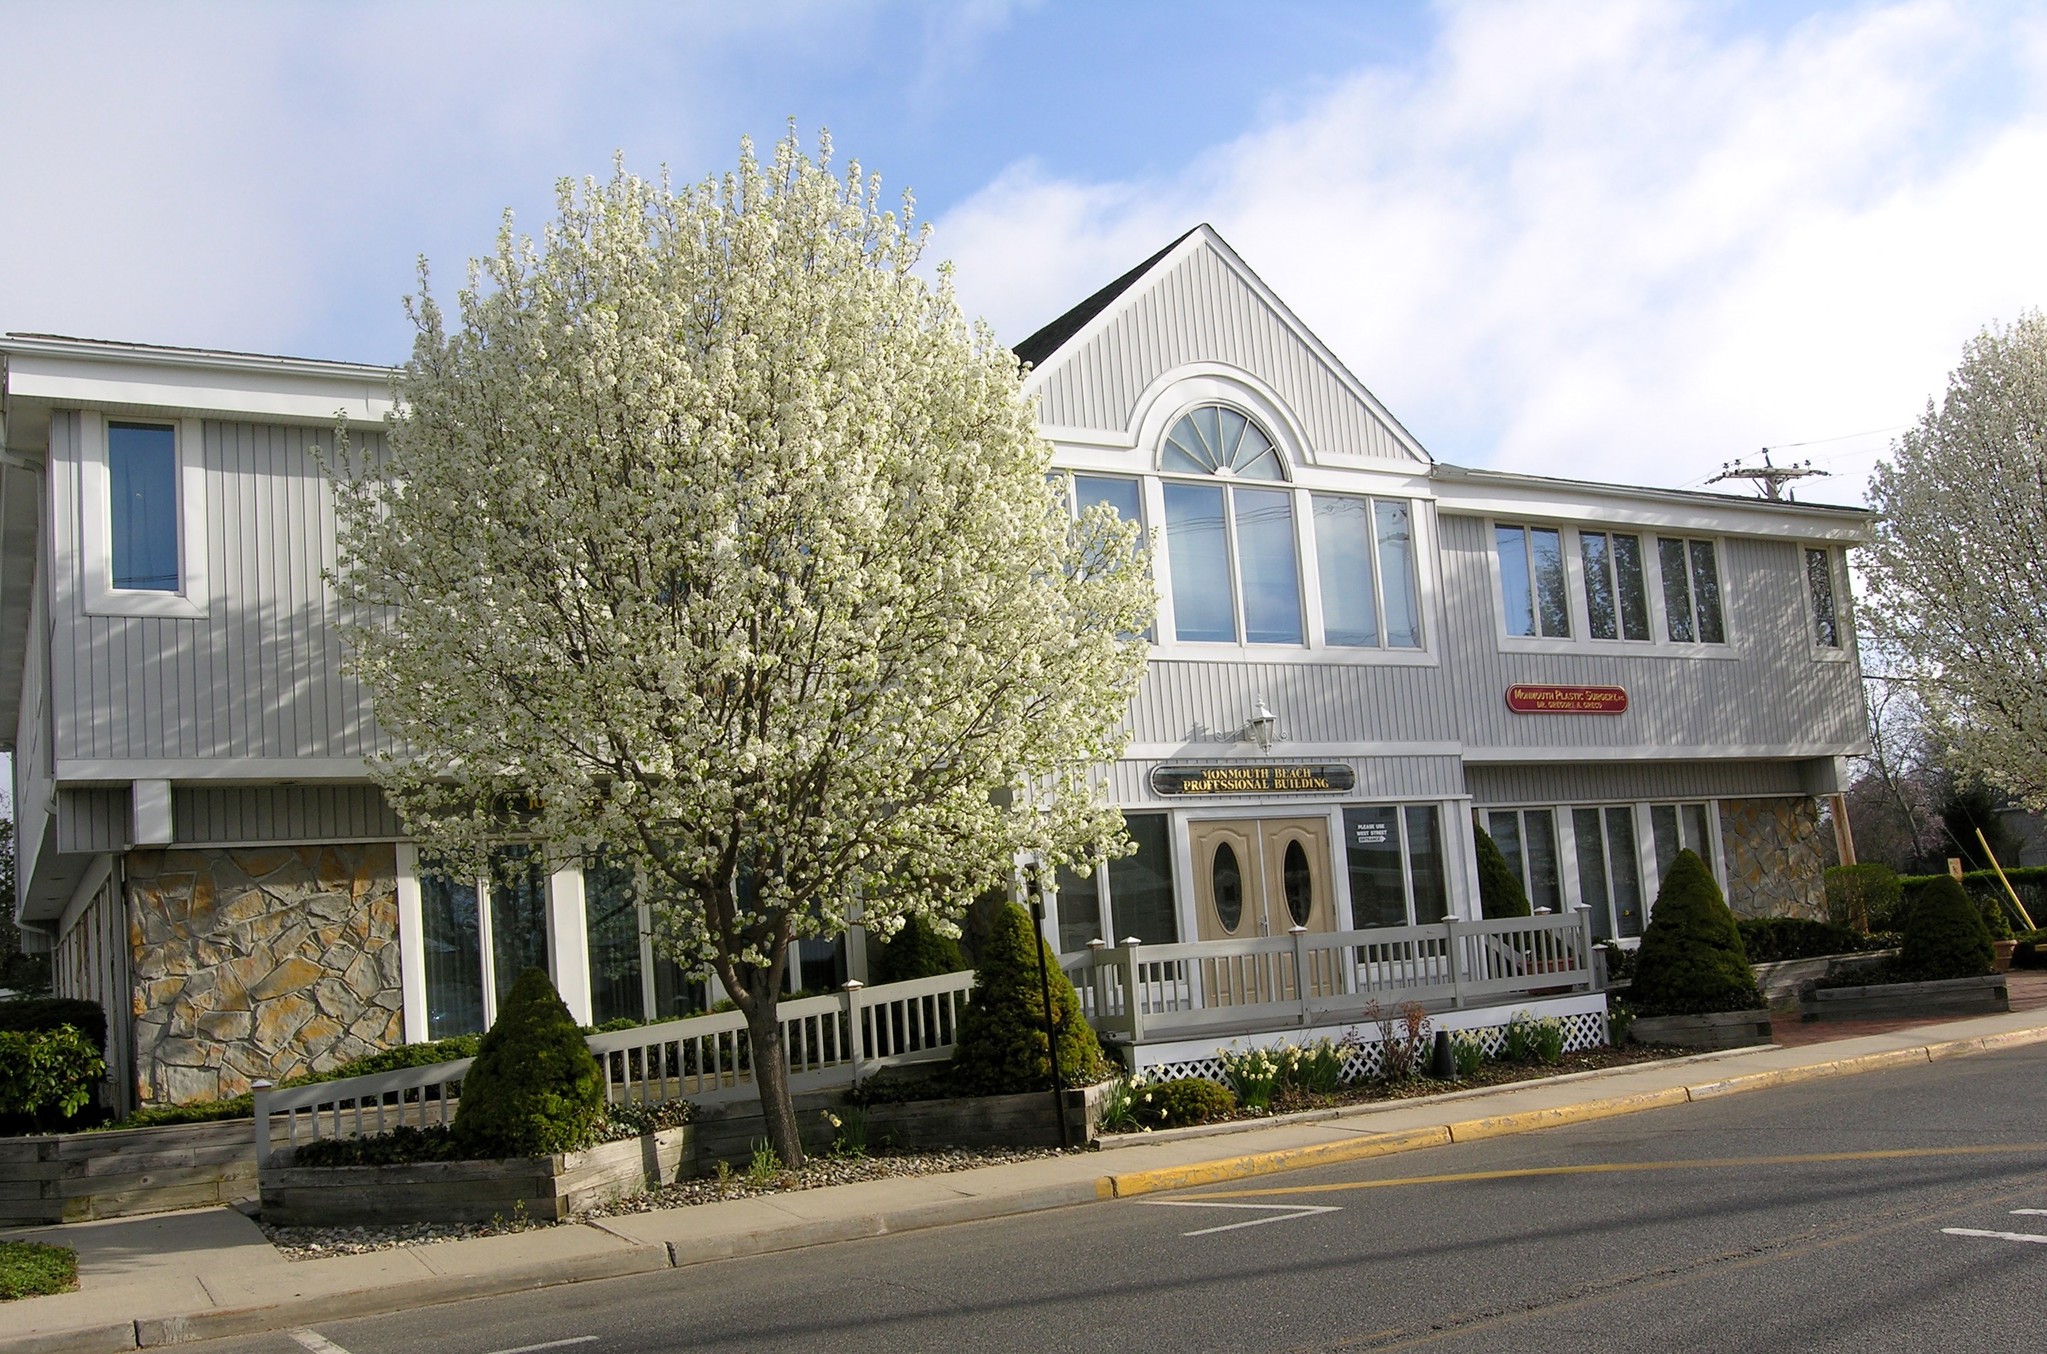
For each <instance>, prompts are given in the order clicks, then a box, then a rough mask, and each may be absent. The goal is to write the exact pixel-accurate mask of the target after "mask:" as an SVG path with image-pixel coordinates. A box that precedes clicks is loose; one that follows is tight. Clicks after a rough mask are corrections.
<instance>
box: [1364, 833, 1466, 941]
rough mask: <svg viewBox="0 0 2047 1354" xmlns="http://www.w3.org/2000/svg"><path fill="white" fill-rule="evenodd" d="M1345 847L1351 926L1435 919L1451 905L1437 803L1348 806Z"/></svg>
mask: <svg viewBox="0 0 2047 1354" xmlns="http://www.w3.org/2000/svg"><path fill="white" fill-rule="evenodd" d="M1343 849H1344V857H1345V863H1346V864H1347V865H1348V866H1349V870H1350V915H1351V926H1352V928H1353V929H1356V930H1364V929H1366V928H1368V927H1374V926H1413V925H1416V924H1418V923H1428V922H1434V921H1438V920H1440V919H1441V918H1442V917H1443V916H1444V915H1445V914H1446V913H1447V912H1448V911H1449V910H1450V898H1449V892H1448V887H1447V885H1446V882H1445V879H1444V874H1443V836H1442V814H1441V813H1440V812H1439V811H1438V810H1437V808H1436V806H1435V805H1433V804H1408V805H1404V806H1403V805H1398V804H1383V805H1361V806H1358V807H1355V808H1346V809H1345V810H1344V811H1343Z"/></svg>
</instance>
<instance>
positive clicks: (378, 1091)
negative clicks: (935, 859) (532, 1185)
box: [255, 972, 974, 1165]
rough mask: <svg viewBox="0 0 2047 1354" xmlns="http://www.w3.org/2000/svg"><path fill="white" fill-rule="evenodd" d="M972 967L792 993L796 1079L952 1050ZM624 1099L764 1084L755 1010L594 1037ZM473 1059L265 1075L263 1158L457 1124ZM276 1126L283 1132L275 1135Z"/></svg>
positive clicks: (593, 1046) (931, 1057) (839, 1075)
mask: <svg viewBox="0 0 2047 1354" xmlns="http://www.w3.org/2000/svg"><path fill="white" fill-rule="evenodd" d="M973 987H974V975H973V974H972V973H964V972H963V973H947V974H941V975H940V976H938V977H935V978H915V979H912V980H910V981H909V982H902V983H888V984H885V985H883V986H880V987H863V986H861V985H860V984H859V983H848V984H846V986H845V988H844V989H843V990H842V991H840V992H839V993H837V994H835V995H833V996H827V997H805V998H803V999H801V1000H799V1001H785V1002H783V1003H781V1005H780V1007H779V1009H778V1010H777V1015H778V1016H779V1017H780V1020H781V1025H782V1045H783V1049H784V1050H785V1053H786V1056H787V1058H788V1063H789V1085H790V1089H791V1090H795V1091H811V1090H823V1089H827V1088H830V1087H833V1086H850V1085H852V1084H853V1083H854V1082H856V1081H859V1080H860V1079H861V1078H862V1077H864V1076H867V1075H868V1074H869V1073H872V1072H874V1071H876V1070H878V1069H880V1068H883V1067H899V1066H904V1065H907V1064H911V1063H921V1062H940V1061H943V1060H945V1059H947V1058H950V1057H951V1056H952V1045H953V1039H954V1036H955V1034H956V1032H957V1031H958V1029H959V1018H960V1012H961V1011H962V1010H963V1009H965V1006H966V1002H967V994H968V993H970V992H971V991H973ZM589 1044H590V1052H591V1053H592V1054H593V1055H594V1056H595V1057H596V1059H597V1063H598V1066H599V1067H601V1068H603V1069H604V1073H605V1079H606V1081H607V1083H608V1085H609V1094H610V1096H611V1099H612V1101H613V1103H622V1102H628V1101H636V1102H643V1103H658V1102H660V1101H664V1100H692V1101H695V1102H696V1103H697V1104H700V1105H703V1104H715V1103H718V1102H720V1101H725V1100H738V1099H743V1098H745V1097H747V1096H752V1095H756V1094H758V1090H757V1088H756V1086H755V1083H754V1078H753V1057H752V1050H751V1048H750V1046H749V1043H748V1040H747V1037H746V1017H745V1016H743V1015H741V1014H740V1013H739V1012H738V1011H720V1012H717V1013H715V1014H712V1015H701V1016H690V1017H687V1018H686V1019H682V1020H667V1021H663V1022H661V1023H660V1024H658V1025H640V1026H637V1027H635V1028H633V1029H629V1030H614V1031H611V1032H610V1033H607V1034H593V1035H590V1036H589ZM473 1061H474V1059H471V1058H463V1059H460V1060H458V1061H455V1062H445V1063H434V1064H432V1065H430V1066H426V1067H406V1068H400V1069H399V1070H397V1071H395V1072H377V1073H373V1074H371V1075H369V1076H361V1077H345V1078H342V1079H340V1080H338V1081H322V1082H315V1083H313V1084H312V1085H309V1086H294V1087H290V1088H288V1089H284V1090H279V1089H276V1088H275V1087H272V1086H271V1085H269V1083H267V1082H260V1081H259V1082H257V1083H256V1094H255V1101H256V1105H255V1111H256V1160H257V1162H258V1164H259V1165H260V1164H264V1163H267V1162H268V1161H269V1159H270V1147H271V1144H272V1143H273V1142H278V1143H282V1144H285V1145H288V1146H290V1147H294V1148H295V1147H297V1146H298V1145H299V1144H300V1143H301V1142H305V1141H311V1140H314V1139H319V1138H334V1137H359V1136H363V1135H368V1134H377V1133H388V1132H390V1131H391V1130H392V1129H394V1128H397V1127H399V1126H400V1125H401V1124H402V1125H407V1126H410V1127H415V1128H424V1127H427V1126H429V1125H434V1124H445V1123H450V1122H452V1121H453V1119H454V1109H455V1101H456V1100H457V1098H458V1097H459V1096H460V1095H461V1090H462V1078H463V1077H464V1076H466V1075H467V1074H468V1072H469V1065H470V1064H471V1063H472V1062H473ZM273 1135H274V1136H273Z"/></svg>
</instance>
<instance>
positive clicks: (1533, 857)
mask: <svg viewBox="0 0 2047 1354" xmlns="http://www.w3.org/2000/svg"><path fill="white" fill-rule="evenodd" d="M1485 830H1486V832H1487V833H1488V834H1489V835H1490V836H1491V837H1492V839H1493V845H1495V846H1497V847H1499V848H1500V854H1501V855H1503V856H1505V857H1506V858H1507V868H1508V869H1510V870H1512V871H1513V872H1514V877H1515V878H1516V879H1518V880H1520V881H1521V889H1522V892H1524V893H1526V894H1527V895H1528V903H1529V906H1531V907H1536V908H1548V909H1549V910H1550V911H1551V912H1561V911H1563V910H1564V890H1563V879H1562V875H1561V872H1560V871H1559V870H1558V869H1557V821H1556V813H1555V812H1554V811H1553V810H1551V809H1493V810H1490V811H1489V812H1488V813H1487V814H1486V817H1485Z"/></svg>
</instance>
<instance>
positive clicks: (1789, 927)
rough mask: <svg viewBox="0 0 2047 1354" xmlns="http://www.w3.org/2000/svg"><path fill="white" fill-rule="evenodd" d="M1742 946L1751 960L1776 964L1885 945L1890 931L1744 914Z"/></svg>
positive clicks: (1740, 922)
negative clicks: (1864, 930)
mask: <svg viewBox="0 0 2047 1354" xmlns="http://www.w3.org/2000/svg"><path fill="white" fill-rule="evenodd" d="M1735 925H1736V926H1737V927H1739V928H1740V930H1741V947H1742V949H1744V950H1746V951H1747V952H1748V961H1749V962H1750V963H1751V964H1774V963H1777V962H1779V961H1780V960H1785V959H1811V958H1813V957H1815V956H1817V955H1823V954H1856V953H1858V952H1860V951H1863V950H1872V949H1881V948H1883V945H1884V942H1885V941H1887V940H1888V939H1889V938H1890V937H1889V936H1888V935H1887V934H1881V933H1880V934H1876V935H1868V936H1865V935H1864V934H1862V932H1860V931H1858V930H1856V929H1855V928H1854V927H1852V926H1842V925H1838V924H1836V923H1834V922H1830V921H1809V920H1807V919H1806V918H1804V917H1741V918H1738V919H1737V920H1736V922H1735Z"/></svg>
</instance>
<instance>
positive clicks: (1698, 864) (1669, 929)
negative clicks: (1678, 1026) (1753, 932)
mask: <svg viewBox="0 0 2047 1354" xmlns="http://www.w3.org/2000/svg"><path fill="white" fill-rule="evenodd" d="M1628 999H1629V1001H1631V1002H1632V1003H1633V1004H1634V1006H1635V1008H1636V1009H1637V1010H1639V1011H1640V1012H1641V1013H1642V1014H1643V1015H1701V1014H1705V1013H1707V1012H1712V1011H1746V1010H1751V1009H1753V1008H1755V1007H1758V1006H1761V1005H1762V1004H1763V1000H1762V997H1761V995H1760V994H1759V993H1758V992H1757V991H1756V975H1755V970H1754V969H1752V968H1750V967H1749V962H1748V954H1747V952H1746V951H1744V950H1743V949H1742V944H1741V931H1740V929H1739V928H1737V927H1736V926H1735V924H1734V913H1732V912H1730V911H1728V908H1727V904H1726V903H1725V902H1724V901H1723V900H1722V899H1721V897H1720V886H1719V885H1718V884H1716V883H1714V882H1713V872H1712V871H1711V870H1708V869H1707V868H1706V862H1705V861H1703V860H1700V859H1699V858H1698V856H1697V855H1696V854H1694V853H1693V852H1690V851H1680V852H1678V853H1677V859H1676V860H1675V861H1673V862H1672V863H1671V866H1670V870H1669V872H1668V873H1666V874H1665V875H1664V876H1663V887H1662V888H1661V889H1659V890H1658V891H1657V894H1656V905H1655V907H1654V908H1653V909H1652V910H1651V911H1650V913H1649V925H1648V926H1647V927H1646V928H1644V929H1643V931H1642V948H1641V950H1640V951H1638V952H1637V954H1636V957H1635V985H1634V988H1633V989H1632V992H1631V995H1630V996H1629V998H1628Z"/></svg>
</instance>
